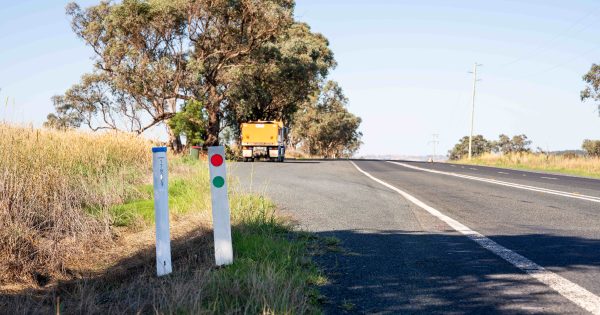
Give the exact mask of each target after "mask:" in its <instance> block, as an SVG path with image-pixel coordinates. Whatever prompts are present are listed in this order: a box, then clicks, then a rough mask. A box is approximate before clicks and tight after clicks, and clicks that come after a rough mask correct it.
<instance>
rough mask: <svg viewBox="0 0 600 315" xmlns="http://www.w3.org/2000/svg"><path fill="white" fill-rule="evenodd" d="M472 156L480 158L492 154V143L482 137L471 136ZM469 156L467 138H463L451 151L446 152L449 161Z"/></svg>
mask: <svg viewBox="0 0 600 315" xmlns="http://www.w3.org/2000/svg"><path fill="white" fill-rule="evenodd" d="M471 148H472V155H473V156H474V157H475V156H480V155H482V154H484V153H489V152H492V148H493V143H492V142H491V141H489V140H487V139H486V138H484V137H483V136H482V135H476V136H473V141H472V146H471ZM468 155H469V136H464V137H462V138H461V139H460V140H458V143H457V144H456V145H454V147H453V148H452V150H450V151H448V156H449V159H451V160H460V159H462V158H465V157H467V156H468Z"/></svg>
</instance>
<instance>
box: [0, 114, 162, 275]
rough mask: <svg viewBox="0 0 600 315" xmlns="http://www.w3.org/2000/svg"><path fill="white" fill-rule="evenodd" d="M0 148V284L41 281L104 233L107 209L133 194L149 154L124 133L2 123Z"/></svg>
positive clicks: (142, 143)
mask: <svg viewBox="0 0 600 315" xmlns="http://www.w3.org/2000/svg"><path fill="white" fill-rule="evenodd" d="M0 148H2V149H1V150H0V161H2V162H1V164H0V192H1V194H0V252H1V253H2V254H3V256H4V259H3V260H2V261H0V284H6V283H9V282H14V281H20V282H23V283H31V282H37V283H39V284H44V283H46V282H48V281H49V280H50V279H51V278H52V277H58V276H60V275H61V274H64V273H65V272H66V271H67V270H65V261H66V260H67V259H69V257H70V256H72V255H76V254H77V253H81V252H82V251H84V250H85V249H86V248H87V247H88V246H89V245H90V243H91V242H94V241H97V240H100V239H103V238H104V239H108V238H110V236H111V235H110V229H109V226H110V217H109V216H106V215H104V214H105V213H106V210H107V209H108V208H109V207H110V206H112V205H115V204H118V203H121V202H123V201H124V200H127V199H129V198H132V197H133V196H135V195H136V194H137V193H138V192H137V191H136V190H135V188H134V185H135V184H137V183H139V182H141V179H142V176H143V175H144V173H147V172H145V170H147V169H148V166H149V165H150V164H149V163H150V159H151V155H150V143H148V142H146V141H143V140H141V139H139V138H134V137H132V136H129V135H125V134H114V133H112V134H102V135H92V134H89V133H83V132H75V131H66V132H65V131H51V130H35V129H31V128H23V127H16V126H9V125H5V124H0ZM85 209H94V211H95V212H96V216H91V215H89V213H88V212H87V211H86V210H85Z"/></svg>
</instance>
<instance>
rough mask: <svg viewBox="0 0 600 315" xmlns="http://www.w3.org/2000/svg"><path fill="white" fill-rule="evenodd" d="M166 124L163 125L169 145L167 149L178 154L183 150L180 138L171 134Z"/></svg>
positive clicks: (171, 131)
mask: <svg viewBox="0 0 600 315" xmlns="http://www.w3.org/2000/svg"><path fill="white" fill-rule="evenodd" d="M167 123H168V122H167ZM167 123H165V124H166V127H167V134H168V135H169V144H168V145H169V147H171V149H172V150H173V152H175V153H179V152H181V151H182V150H183V144H182V143H181V137H180V136H179V135H177V134H175V133H174V132H173V130H172V129H171V128H169V125H168V124H167Z"/></svg>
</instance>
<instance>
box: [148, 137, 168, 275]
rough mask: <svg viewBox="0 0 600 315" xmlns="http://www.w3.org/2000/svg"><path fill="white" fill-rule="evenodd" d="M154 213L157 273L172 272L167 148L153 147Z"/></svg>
mask: <svg viewBox="0 0 600 315" xmlns="http://www.w3.org/2000/svg"><path fill="white" fill-rule="evenodd" d="M152 168H153V176H152V177H153V179H154V213H155V221H156V274H157V275H158V276H159V277H160V276H164V275H167V274H169V273H171V271H172V267H171V232H170V229H169V177H168V168H167V148H166V147H154V148H152Z"/></svg>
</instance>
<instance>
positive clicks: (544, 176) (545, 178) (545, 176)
mask: <svg viewBox="0 0 600 315" xmlns="http://www.w3.org/2000/svg"><path fill="white" fill-rule="evenodd" d="M540 178H545V179H558V178H556V177H546V176H542V177H540Z"/></svg>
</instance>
